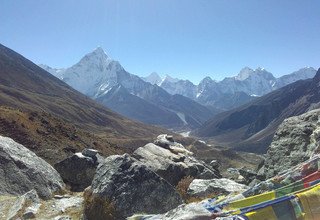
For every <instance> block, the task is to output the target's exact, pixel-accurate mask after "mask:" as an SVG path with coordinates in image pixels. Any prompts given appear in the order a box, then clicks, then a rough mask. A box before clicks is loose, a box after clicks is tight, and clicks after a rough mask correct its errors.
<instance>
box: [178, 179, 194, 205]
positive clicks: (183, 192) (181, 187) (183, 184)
mask: <svg viewBox="0 0 320 220" xmlns="http://www.w3.org/2000/svg"><path fill="white" fill-rule="evenodd" d="M193 180H194V177H191V176H186V177H184V178H182V179H181V180H180V181H179V183H178V184H177V186H176V190H177V192H178V193H179V194H180V196H181V198H182V199H183V200H184V201H185V202H187V203H189V202H190V199H191V198H190V196H189V195H188V193H187V191H188V188H189V186H190V184H191V182H192V181H193Z"/></svg>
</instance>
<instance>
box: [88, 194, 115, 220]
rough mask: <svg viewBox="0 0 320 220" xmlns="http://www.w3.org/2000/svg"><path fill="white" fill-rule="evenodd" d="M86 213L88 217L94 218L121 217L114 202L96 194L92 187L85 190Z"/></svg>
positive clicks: (108, 218) (109, 219)
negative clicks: (93, 192)
mask: <svg viewBox="0 0 320 220" xmlns="http://www.w3.org/2000/svg"><path fill="white" fill-rule="evenodd" d="M83 197H84V204H83V206H84V214H85V216H86V218H88V219H89V220H90V219H92V220H93V219H94V220H116V219H120V215H119V214H118V213H117V211H116V209H115V207H114V204H113V203H112V202H109V201H107V200H106V199H105V198H101V197H99V196H95V195H93V194H92V191H91V190H90V189H86V190H85V192H84V195H83Z"/></svg>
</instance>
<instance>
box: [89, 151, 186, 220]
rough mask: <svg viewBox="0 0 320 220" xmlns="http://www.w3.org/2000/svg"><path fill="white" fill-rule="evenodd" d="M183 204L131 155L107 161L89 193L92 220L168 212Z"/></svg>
mask: <svg viewBox="0 0 320 220" xmlns="http://www.w3.org/2000/svg"><path fill="white" fill-rule="evenodd" d="M181 203H182V199H181V197H180V195H179V194H178V193H177V192H175V190H174V188H173V187H172V186H171V185H170V184H169V183H168V182H166V181H165V180H164V179H162V178H161V177H159V176H158V175H157V174H155V173H154V172H152V171H151V170H149V169H148V168H147V167H146V166H145V165H143V164H142V163H141V162H139V161H137V160H136V159H134V158H132V157H130V156H129V155H128V154H124V155H122V156H119V155H114V156H110V157H108V158H106V159H105V160H104V162H103V163H101V164H100V165H99V166H98V169H97V171H96V175H95V177H94V179H93V182H92V185H91V189H87V190H86V195H85V214H86V216H87V217H88V219H123V218H125V217H128V216H131V215H133V214H134V213H164V212H166V211H168V210H170V209H173V208H175V207H177V206H178V205H179V204H181Z"/></svg>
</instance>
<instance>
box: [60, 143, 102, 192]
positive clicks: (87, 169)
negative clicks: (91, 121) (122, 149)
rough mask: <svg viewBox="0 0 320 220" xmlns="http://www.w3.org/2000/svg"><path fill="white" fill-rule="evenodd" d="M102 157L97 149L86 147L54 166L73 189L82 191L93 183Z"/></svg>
mask: <svg viewBox="0 0 320 220" xmlns="http://www.w3.org/2000/svg"><path fill="white" fill-rule="evenodd" d="M100 157H101V156H99V155H98V152H97V151H96V150H93V149H84V150H83V152H82V153H81V152H78V153H75V154H74V155H72V156H71V157H68V158H66V159H64V160H62V161H60V162H58V163H56V164H55V165H54V168H55V169H56V170H57V171H58V172H59V173H60V175H61V177H62V179H63V180H64V182H65V183H67V184H68V185H70V186H71V190H72V191H77V192H80V191H83V190H84V189H85V188H87V187H88V186H90V185H91V182H92V180H93V177H94V174H95V172H96V169H97V167H98V164H99V160H98V158H100Z"/></svg>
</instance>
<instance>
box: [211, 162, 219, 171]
mask: <svg viewBox="0 0 320 220" xmlns="http://www.w3.org/2000/svg"><path fill="white" fill-rule="evenodd" d="M210 166H211V167H212V168H213V169H215V170H218V169H219V168H220V166H221V164H220V163H219V161H217V160H212V161H211V162H210Z"/></svg>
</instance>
